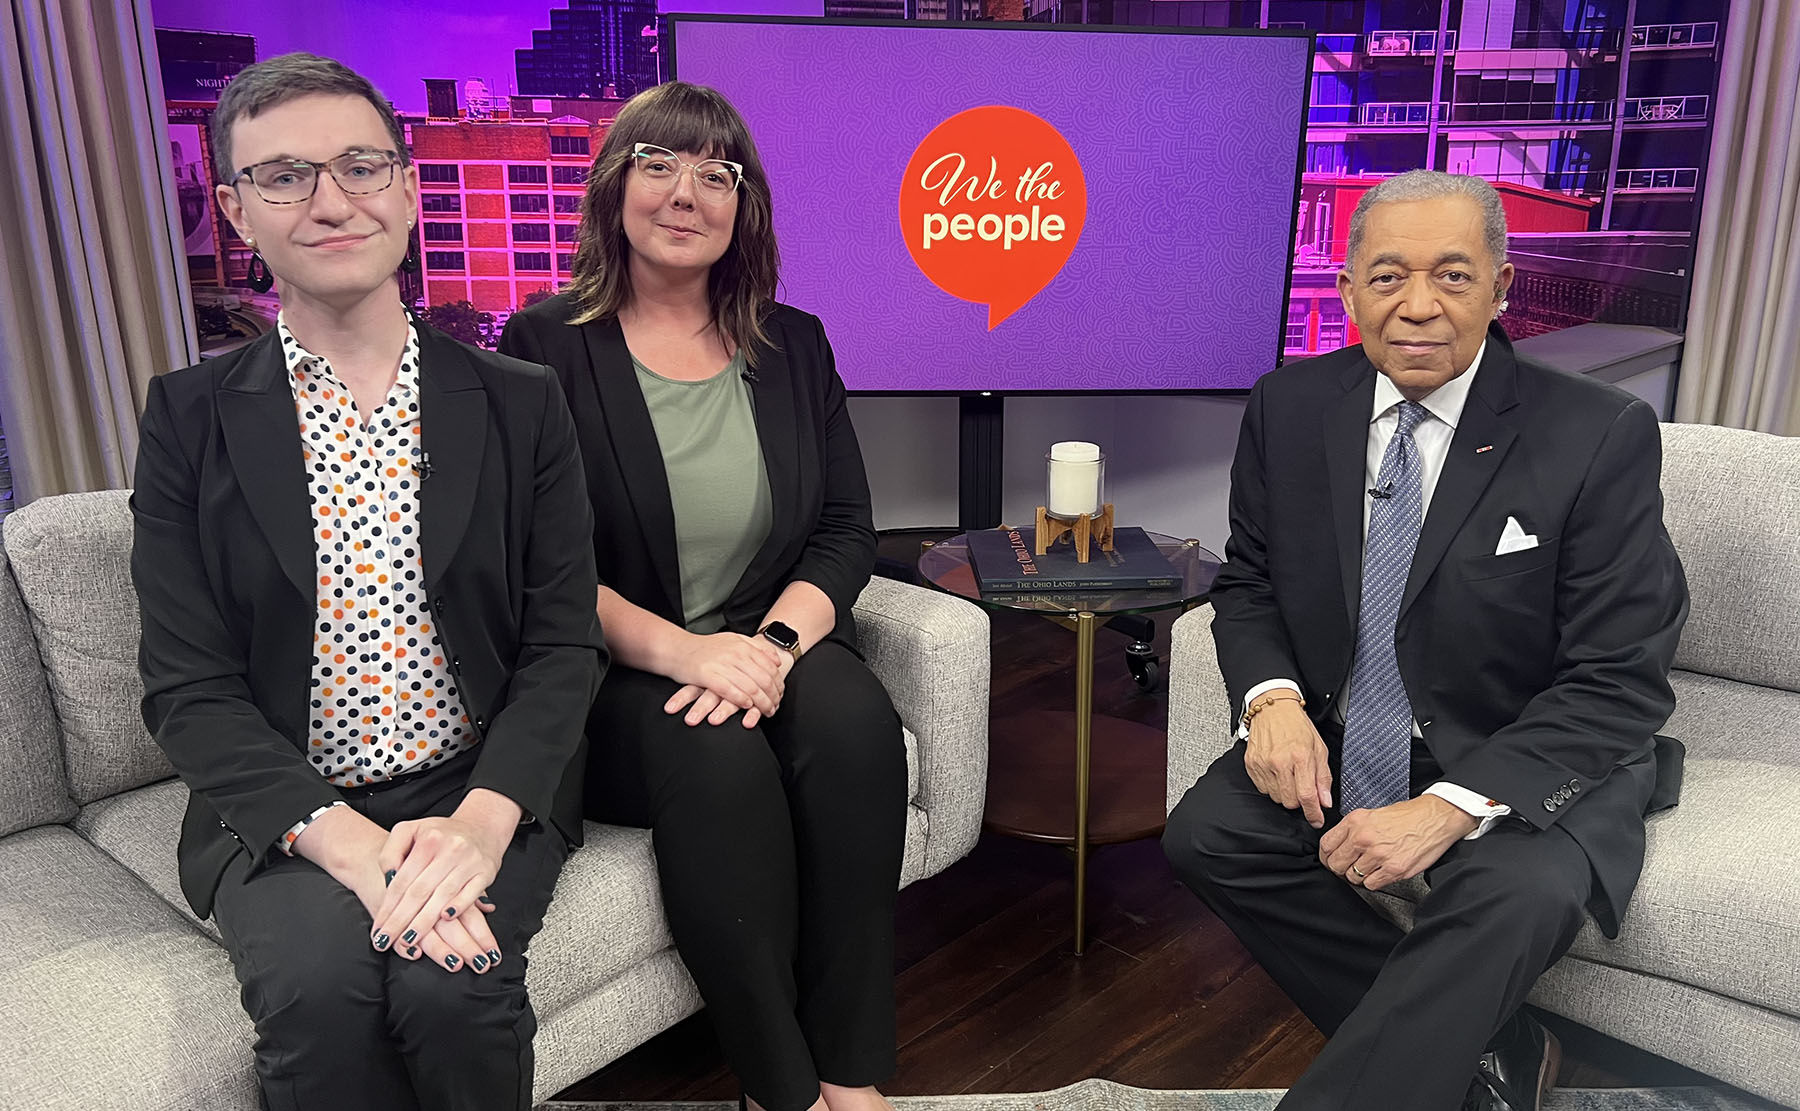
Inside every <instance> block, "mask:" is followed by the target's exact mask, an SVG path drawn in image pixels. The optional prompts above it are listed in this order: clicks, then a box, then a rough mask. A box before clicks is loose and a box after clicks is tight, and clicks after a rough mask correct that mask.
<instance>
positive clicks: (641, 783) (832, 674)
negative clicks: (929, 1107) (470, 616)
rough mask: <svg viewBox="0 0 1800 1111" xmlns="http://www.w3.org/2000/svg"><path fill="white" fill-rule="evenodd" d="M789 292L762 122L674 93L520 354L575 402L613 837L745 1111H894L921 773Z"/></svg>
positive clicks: (806, 338) (597, 788) (651, 106)
mask: <svg viewBox="0 0 1800 1111" xmlns="http://www.w3.org/2000/svg"><path fill="white" fill-rule="evenodd" d="M777 269H778V266H777V253H776V246H775V234H774V228H773V221H772V208H771V198H770V195H769V186H768V179H767V177H766V176H765V175H764V172H763V167H762V163H761V160H760V159H759V158H758V156H757V152H756V147H755V145H754V143H753V142H752V140H751V138H750V134H749V131H748V129H747V128H746V127H745V125H744V121H743V119H742V118H741V117H740V116H739V115H738V113H737V111H736V110H735V109H734V108H733V107H732V106H731V105H730V104H729V103H728V102H727V101H726V100H725V98H724V97H722V96H721V95H720V94H719V93H717V92H715V91H714V90H712V89H707V88H703V87H700V86H696V85H689V84H684V83H680V82H674V83H670V84H666V85H661V86H658V87H657V88H654V89H651V90H649V91H647V92H645V93H643V94H641V95H639V96H637V97H636V98H634V99H633V100H632V101H631V102H630V103H629V104H627V105H626V106H625V108H624V109H623V110H622V111H621V112H620V113H619V117H618V119H617V120H616V121H615V122H614V124H613V126H612V128H611V130H610V131H609V132H608V134H607V138H606V142H605V145H604V146H603V147H602V148H601V150H600V153H599V154H598V156H596V158H595V161H594V166H593V172H592V175H591V176H590V178H589V181H588V187H587V194H586V197H585V199H584V201H583V205H582V224H581V233H580V246H579V248H578V249H577V252H576V255H575V259H574V265H573V275H572V280H571V282H570V284H569V287H568V289H567V291H566V292H564V293H562V294H559V295H558V296H556V297H552V298H550V299H549V300H547V301H544V302H542V303H541V304H538V305H536V306H533V307H532V308H530V309H527V310H525V311H524V312H521V313H518V314H516V315H514V316H513V317H512V319H511V320H510V321H508V323H507V326H506V330H505V334H504V335H503V337H502V339H501V342H500V349H501V350H502V351H503V352H505V353H507V354H511V355H517V356H519V357H522V358H525V359H529V360H531V361H533V362H541V363H545V364H547V365H549V366H550V367H552V368H553V369H554V370H555V371H556V373H557V374H558V375H559V376H560V377H561V378H562V381H563V386H564V390H565V392H566V393H567V395H568V398H569V404H570V408H571V410H572V411H573V413H574V416H575V425H576V430H577V436H578V438H579V440H580V443H581V449H582V456H583V460H584V466H585V469H586V472H587V479H588V491H589V494H590V496H591V498H592V499H593V504H594V508H595V510H596V519H595V529H594V554H595V557H596V563H597V568H598V572H599V580H600V581H599V583H598V584H597V590H596V606H595V608H596V611H597V612H598V614H599V617H600V622H601V625H602V627H603V628H604V629H605V632H606V640H607V644H608V646H609V647H610V648H611V649H612V653H613V665H612V668H611V670H609V671H608V673H607V675H606V678H605V680H604V682H603V683H602V685H601V690H600V694H599V697H598V698H597V699H596V701H595V703H594V708H593V712H592V714H591V715H590V717H589V719H588V737H589V739H590V744H591V754H590V757H589V761H588V766H587V791H586V799H587V810H588V814H589V816H590V817H592V818H594V819H596V820H599V821H605V822H613V823H618V824H626V825H634V826H639V827H643V828H648V829H650V830H651V831H652V837H653V841H654V844H655V848H656V862H657V869H658V873H659V876H660V879H661V884H662V894H663V902H664V905H665V907H666V910H667V913H668V918H669V925H670V929H671V931H672V932H673V934H674V938H675V944H676V947H677V949H678V950H679V951H680V953H681V956H682V959H683V960H684V961H685V962H686V964H687V967H688V969H689V971H690V972H692V974H693V977H694V980H695V982H696V984H698V986H699V989H700V994H701V996H702V997H703V998H704V999H705V1001H706V1004H707V1006H708V1008H709V1009H710V1011H711V1013H712V1016H713V1021H714V1024H715V1026H716V1027H717V1029H718V1033H719V1040H720V1042H721V1044H722V1046H723V1049H724V1052H725V1056H726V1059H727V1061H728V1062H729V1063H730V1065H731V1067H732V1068H733V1070H734V1071H735V1072H736V1073H737V1075H738V1078H739V1080H740V1081H741V1082H742V1084H743V1087H744V1091H745V1094H746V1097H747V1101H754V1105H755V1106H758V1107H762V1108H766V1109H767V1111H803V1109H815V1111H816V1109H826V1111H864V1109H882V1108H886V1107H887V1106H888V1105H887V1102H886V1100H884V1099H883V1098H882V1096H881V1094H880V1093H879V1092H877V1091H876V1090H875V1088H874V1087H873V1085H874V1084H875V1083H877V1082H879V1081H881V1080H883V1079H885V1078H886V1077H887V1076H888V1075H889V1074H890V1073H891V1072H892V1071H893V1069H894V1065H895V1048H894V1043H895V1017H894V996H893V959H894V958H893V949H894V933H893V916H894V898H895V892H896V890H897V888H898V886H899V877H900V861H901V854H902V849H903V844H904V832H905V810H906V757H905V750H904V747H903V745H902V742H901V735H900V721H899V717H898V715H897V714H896V713H895V711H894V708H893V705H892V703H891V702H890V701H889V700H888V697H887V693H886V692H885V691H884V690H883V689H882V687H881V684H880V682H879V681H878V680H877V679H876V678H875V677H874V675H873V674H871V673H870V671H869V669H868V667H867V666H866V665H865V664H864V662H863V660H862V657H861V656H860V654H859V653H858V650H857V644H856V632H855V626H854V622H853V621H852V618H851V614H850V607H851V605H852V604H853V603H854V602H855V600H856V598H857V595H858V594H859V593H860V592H861V591H862V588H863V586H864V585H865V584H866V583H867V582H868V579H869V575H870V573H871V571H872V570H873V568H874V561H875V530H874V526H873V520H872V514H871V510H870V505H869V490H868V482H867V479H866V478H865V476H864V473H863V462H862V454H861V450H860V449H859V448H858V446H857V441H856V433H855V430H854V429H853V428H852V427H851V424H850V416H849V412H848V411H847V408H846V405H845V394H844V385H843V382H842V380H841V379H840V378H839V377H838V374H837V371H836V368H835V365H834V363H833V359H832V353H831V346H830V344H829V343H828V342H827V341H826V338H825V333H824V329H823V328H822V327H821V325H820V323H819V320H818V318H817V317H814V316H812V315H810V314H808V313H805V312H802V311H800V310H798V309H795V308H792V307H789V306H787V305H783V304H779V303H777V302H776V300H775V289H776V277H777Z"/></svg>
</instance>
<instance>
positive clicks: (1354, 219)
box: [1344, 170, 1506, 271]
mask: <svg viewBox="0 0 1800 1111" xmlns="http://www.w3.org/2000/svg"><path fill="white" fill-rule="evenodd" d="M1454 196H1464V197H1468V198H1469V199H1470V200H1472V201H1474V202H1475V204H1476V206H1477V207H1479V208H1480V209H1481V229H1482V238H1483V240H1485V241H1486V243H1487V249H1488V256H1489V257H1490V258H1492V259H1493V260H1494V269H1495V270H1496V271H1498V270H1499V269H1500V264H1501V263H1503V262H1505V261H1506V209H1505V208H1504V207H1502V206H1501V204H1500V194H1499V192H1498V191H1496V190H1495V189H1494V187H1493V186H1492V185H1489V184H1488V183H1487V182H1485V181H1483V180H1481V179H1480V178H1478V177H1470V176H1468V175H1467V174H1447V173H1444V172H1443V171H1442V170H1408V171H1406V172H1405V173H1403V174H1397V175H1395V176H1394V177H1390V178H1388V179H1387V180H1386V181H1383V182H1381V183H1380V184H1379V185H1377V186H1375V187H1374V188H1373V189H1371V190H1369V191H1368V192H1367V193H1364V194H1363V195H1362V199H1361V200H1360V201H1357V202H1356V211H1355V212H1352V213H1351V214H1350V251H1349V254H1348V255H1347V256H1345V258H1344V269H1345V270H1350V269H1351V268H1352V267H1353V266H1354V265H1355V263H1356V254H1357V252H1358V251H1360V250H1361V249H1362V242H1363V229H1364V227H1365V226H1366V224H1367V223H1368V215H1369V210H1370V209H1371V208H1374V207H1375V206H1376V205H1378V204H1386V203H1388V202H1390V201H1428V200H1433V199H1435V198H1437V197H1454Z"/></svg>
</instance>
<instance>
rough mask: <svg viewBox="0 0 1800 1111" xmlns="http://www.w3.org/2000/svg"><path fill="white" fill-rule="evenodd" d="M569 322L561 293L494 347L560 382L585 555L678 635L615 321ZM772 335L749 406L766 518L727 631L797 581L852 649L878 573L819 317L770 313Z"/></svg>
mask: <svg viewBox="0 0 1800 1111" xmlns="http://www.w3.org/2000/svg"><path fill="white" fill-rule="evenodd" d="M573 311H574V309H573V305H572V303H571V301H570V299H569V297H568V296H567V295H561V296H557V297H552V298H550V299H549V300H547V301H544V302H542V303H540V304H537V305H534V306H532V307H531V308H529V309H526V310H525V311H524V312H520V313H515V314H514V315H513V317H512V319H510V320H508V321H507V322H506V331H505V332H504V333H503V334H502V335H501V337H500V350H502V351H504V352H507V353H509V354H513V355H517V356H518V357H520V358H523V359H528V360H530V361H532V362H538V363H544V364H546V365H548V366H550V367H552V368H554V369H555V371H556V373H557V374H558V376H560V377H561V379H562V383H563V390H564V392H565V393H567V394H568V397H569V408H570V410H571V411H572V412H573V413H574V414H575V428H576V433H577V435H578V436H579V438H580V440H581V455H582V459H583V460H584V461H585V463H586V466H587V485H588V493H589V494H590V495H591V496H592V498H593V500H594V506H595V510H596V514H597V518H598V521H599V527H598V528H597V529H596V530H595V532H594V558H595V564H596V566H597V567H598V568H599V572H600V579H601V581H602V582H604V583H606V585H608V586H610V587H612V588H613V589H614V590H617V591H618V592H619V593H620V594H621V595H622V596H623V597H624V598H625V599H626V600H627V601H629V602H631V603H632V604H633V605H636V606H641V607H643V608H644V609H647V610H649V611H650V612H652V613H654V614H656V615H657V616H659V617H662V618H664V619H666V620H668V621H671V622H673V623H675V624H677V625H681V624H683V620H682V609H681V568H680V565H679V562H678V560H677V555H676V547H675V510H674V507H673V504H672V503H671V502H670V499H669V478H668V473H667V472H666V471H665V470H664V469H663V461H662V450H661V449H660V448H659V447H658V446H657V442H656V429H655V428H654V427H653V426H652V425H651V423H650V410H649V407H648V406H646V405H645V403H644V394H643V391H642V390H641V389H639V388H638V382H637V374H636V372H635V371H634V370H633V369H632V366H631V352H630V350H628V349H627V348H626V346H625V336H624V333H623V332H622V331H621V330H620V328H619V322H618V320H617V319H616V318H610V317H609V318H607V319H604V320H596V321H592V322H590V323H587V324H583V325H581V326H579V327H574V326H571V325H569V324H568V323H567V321H568V319H569V317H570V316H571V315H572V314H573ZM768 330H769V334H770V338H771V339H772V340H773V341H774V343H775V345H776V347H775V350H774V351H772V352H770V353H768V354H765V355H764V356H762V357H761V358H759V359H758V365H757V367H756V369H755V371H754V374H753V376H752V378H751V396H752V397H753V399H754V401H755V405H756V433H757V439H758V440H759V441H760V443H761V445H762V454H763V465H764V467H765V468H766V469H767V471H768V476H769V494H770V498H771V500H772V502H773V511H774V519H773V521H772V523H771V525H770V528H769V536H768V539H767V540H765V541H764V542H763V545H762V547H761V549H759V550H758V551H757V553H756V555H755V556H754V557H753V558H752V559H751V561H750V566H749V567H748V568H747V569H745V571H744V574H743V576H742V577H741V578H740V579H739V580H738V583H737V585H736V586H735V587H734V588H733V589H732V591H731V595H730V597H729V598H727V599H726V602H725V621H726V626H727V628H729V629H731V630H732V631H734V632H739V633H745V634H750V633H754V632H755V631H756V629H757V627H758V625H759V623H760V622H761V620H762V618H763V616H764V615H765V614H767V613H768V611H769V607H770V606H772V605H774V604H775V599H776V598H777V597H779V596H780V594H781V592H782V590H783V589H785V588H786V587H787V585H788V584H789V583H791V582H794V581H796V580H803V581H805V582H809V583H812V584H813V585H814V586H817V587H818V588H819V589H820V590H822V591H824V592H825V594H826V596H827V597H829V598H830V599H831V601H832V604H833V605H834V606H835V607H836V610H837V627H836V629H834V630H833V632H832V634H831V638H832V639H835V640H838V641H840V642H842V643H844V644H845V645H847V646H848V647H850V648H851V649H852V650H855V649H856V647H857V645H856V632H855V621H854V620H853V618H852V617H851V614H850V608H851V606H852V605H854V604H855V602H856V598H857V595H859V594H861V593H862V589H863V587H864V586H867V585H868V582H869V575H870V573H871V572H872V571H873V570H874V567H875V524H874V515H873V511H872V510H871V508H870V505H869V482H868V478H867V476H866V474H865V473H864V471H863V461H862V449H861V448H860V447H858V446H857V442H856V430H855V429H854V428H852V427H851V425H850V413H849V410H848V408H847V407H846V405H845V395H844V383H843V380H842V379H840V378H839V377H838V373H837V365H836V363H835V362H834V361H833V359H832V355H831V345H830V344H829V343H828V342H826V339H825V329H824V327H823V326H822V325H821V324H820V323H819V319H818V317H816V316H812V315H811V314H809V313H804V312H801V311H800V310H798V309H794V308H790V307H788V306H786V305H778V306H776V309H775V312H774V314H773V316H772V317H771V318H770V320H769V322H768Z"/></svg>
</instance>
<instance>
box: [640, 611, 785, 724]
mask: <svg viewBox="0 0 1800 1111" xmlns="http://www.w3.org/2000/svg"><path fill="white" fill-rule="evenodd" d="M793 666H794V657H793V656H792V655H790V654H788V653H786V652H783V651H782V650H781V649H779V648H777V647H775V646H774V645H773V644H771V643H769V642H768V641H766V640H764V639H762V638H761V637H747V636H744V635H742V634H740V633H713V634H711V635H710V636H699V635H694V636H692V637H691V641H690V643H689V644H688V646H687V647H686V650H685V651H683V652H682V653H681V655H680V656H679V657H678V659H677V661H676V666H675V668H674V669H673V672H672V674H671V675H670V678H672V679H674V680H675V681H676V682H678V683H680V684H682V687H681V689H680V690H678V691H676V692H675V694H674V696H673V697H671V698H670V699H669V700H668V701H667V702H665V703H664V704H663V712H664V713H668V714H679V713H681V712H682V710H683V709H685V710H686V711H687V713H686V715H685V716H684V717H683V720H684V721H686V722H687V724H689V725H699V724H700V723H701V722H702V721H705V722H709V723H710V724H713V725H723V724H724V723H725V722H726V721H728V720H729V719H730V718H731V715H733V714H735V713H737V712H738V711H739V710H743V711H744V728H746V729H752V728H754V727H755V726H756V723H757V722H759V721H761V720H762V719H763V718H765V717H769V716H770V715H772V714H774V713H775V711H776V710H778V709H779V708H780V707H781V698H782V695H783V694H784V693H786V688H787V676H788V672H789V671H791V670H793Z"/></svg>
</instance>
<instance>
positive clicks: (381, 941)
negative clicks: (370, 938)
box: [375, 934, 388, 949]
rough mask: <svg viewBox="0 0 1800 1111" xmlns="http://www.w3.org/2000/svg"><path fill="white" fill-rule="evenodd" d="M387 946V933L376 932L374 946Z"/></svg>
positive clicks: (378, 947)
mask: <svg viewBox="0 0 1800 1111" xmlns="http://www.w3.org/2000/svg"><path fill="white" fill-rule="evenodd" d="M387 947H388V935H386V934H377V935H376V937H375V948H377V949H386V948H387Z"/></svg>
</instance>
